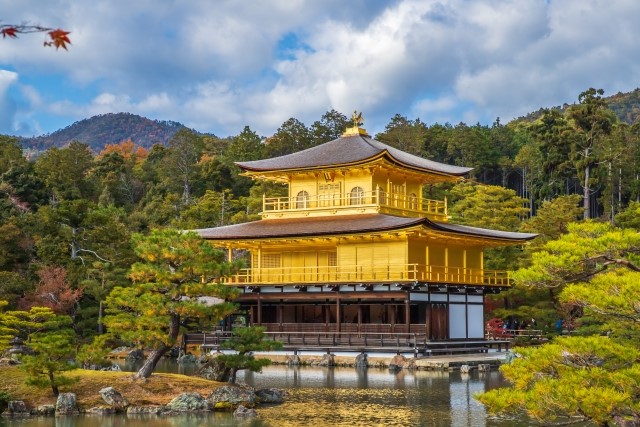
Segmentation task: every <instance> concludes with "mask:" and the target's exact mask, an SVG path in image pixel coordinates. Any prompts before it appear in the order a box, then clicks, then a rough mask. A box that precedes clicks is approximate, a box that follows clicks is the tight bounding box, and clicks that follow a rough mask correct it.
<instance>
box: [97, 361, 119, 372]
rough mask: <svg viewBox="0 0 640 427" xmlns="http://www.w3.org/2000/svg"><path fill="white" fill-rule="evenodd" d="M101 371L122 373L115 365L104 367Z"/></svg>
mask: <svg viewBox="0 0 640 427" xmlns="http://www.w3.org/2000/svg"><path fill="white" fill-rule="evenodd" d="M100 370H101V371H112V372H122V369H121V368H120V365H116V364H115V363H114V364H113V365H111V366H105V367H104V368H100Z"/></svg>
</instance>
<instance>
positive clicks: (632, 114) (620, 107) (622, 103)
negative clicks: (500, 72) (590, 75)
mask: <svg viewBox="0 0 640 427" xmlns="http://www.w3.org/2000/svg"><path fill="white" fill-rule="evenodd" d="M604 100H605V101H606V103H607V105H608V106H609V108H610V109H611V110H613V112H614V113H615V115H616V117H618V119H619V120H620V121H621V122H623V123H627V124H629V125H632V124H634V123H640V88H638V89H634V90H632V91H631V92H624V93H623V92H618V93H616V94H615V95H611V96H605V97H604ZM570 106H571V104H567V103H565V104H564V105H562V106H557V107H551V108H548V109H549V110H561V111H564V110H565V109H567V108H568V107H570ZM544 111H545V108H540V109H539V110H538V111H534V112H531V113H529V114H527V115H526V116H522V117H518V118H517V119H515V120H514V121H524V122H532V121H534V120H537V119H538V118H540V117H542V114H543V113H544Z"/></svg>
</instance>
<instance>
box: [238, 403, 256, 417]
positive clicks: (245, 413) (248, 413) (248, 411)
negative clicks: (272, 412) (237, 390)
mask: <svg viewBox="0 0 640 427" xmlns="http://www.w3.org/2000/svg"><path fill="white" fill-rule="evenodd" d="M233 416H234V417H243V418H247V417H257V416H258V412H256V410H255V409H253V408H247V407H245V406H242V405H240V406H238V409H236V410H235V411H234V412H233Z"/></svg>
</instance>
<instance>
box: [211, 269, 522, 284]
mask: <svg viewBox="0 0 640 427" xmlns="http://www.w3.org/2000/svg"><path fill="white" fill-rule="evenodd" d="M362 282H364V283H389V282H421V283H448V284H465V285H483V286H509V284H510V278H509V272H508V271H500V270H483V269H479V268H462V267H444V266H436V265H421V264H389V265H346V266H311V267H278V268H245V269H241V270H240V271H239V272H238V273H237V274H235V275H232V276H228V277H226V278H225V279H224V280H223V283H225V284H229V285H295V284H340V283H362Z"/></svg>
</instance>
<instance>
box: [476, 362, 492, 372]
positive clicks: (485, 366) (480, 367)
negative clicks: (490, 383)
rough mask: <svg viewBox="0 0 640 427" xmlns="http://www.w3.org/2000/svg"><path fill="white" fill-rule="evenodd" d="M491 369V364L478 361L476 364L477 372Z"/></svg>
mask: <svg viewBox="0 0 640 427" xmlns="http://www.w3.org/2000/svg"><path fill="white" fill-rule="evenodd" d="M490 370H491V365H490V364H488V363H479V364H478V372H489V371H490Z"/></svg>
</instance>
